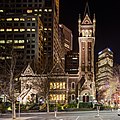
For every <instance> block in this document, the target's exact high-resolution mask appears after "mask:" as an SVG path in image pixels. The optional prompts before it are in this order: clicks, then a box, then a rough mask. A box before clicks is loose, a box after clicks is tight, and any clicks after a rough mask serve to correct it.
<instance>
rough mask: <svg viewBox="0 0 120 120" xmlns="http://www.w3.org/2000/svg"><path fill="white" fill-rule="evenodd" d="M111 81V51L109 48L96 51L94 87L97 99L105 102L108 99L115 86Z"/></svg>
mask: <svg viewBox="0 0 120 120" xmlns="http://www.w3.org/2000/svg"><path fill="white" fill-rule="evenodd" d="M113 85H114V81H113V52H112V51H111V50H110V49H109V48H105V49H104V50H102V51H100V52H99V53H98V62H97V73H96V87H97V91H98V92H97V96H98V101H100V102H104V103H105V102H106V103H108V101H110V99H111V96H112V93H114V91H115V90H114V89H116V88H115V87H113V88H111V87H112V86H113Z"/></svg>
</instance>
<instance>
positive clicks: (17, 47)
mask: <svg viewBox="0 0 120 120" xmlns="http://www.w3.org/2000/svg"><path fill="white" fill-rule="evenodd" d="M14 48H15V49H24V46H14Z"/></svg>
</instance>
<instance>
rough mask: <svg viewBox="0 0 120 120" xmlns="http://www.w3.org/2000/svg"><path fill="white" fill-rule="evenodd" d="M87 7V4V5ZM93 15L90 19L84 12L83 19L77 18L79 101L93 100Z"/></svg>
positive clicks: (94, 21)
mask: <svg viewBox="0 0 120 120" xmlns="http://www.w3.org/2000/svg"><path fill="white" fill-rule="evenodd" d="M87 7H88V6H87ZM85 12H86V11H85ZM95 23H96V20H95V15H94V17H93V20H91V18H90V15H89V9H88V13H87V12H86V13H85V15H84V18H83V20H81V17H80V15H79V19H78V32H79V36H78V42H79V78H80V81H79V84H78V98H79V102H93V101H94V99H95V81H94V78H95V77H94V45H95Z"/></svg>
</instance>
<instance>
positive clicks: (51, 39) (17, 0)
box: [0, 0, 63, 72]
mask: <svg viewBox="0 0 120 120" xmlns="http://www.w3.org/2000/svg"><path fill="white" fill-rule="evenodd" d="M39 25H40V26H39ZM58 31H59V0H9V3H8V1H7V0H1V1H0V36H1V37H0V49H6V46H7V45H8V43H9V45H10V44H11V43H14V41H15V42H16V43H15V44H16V45H17V47H16V48H15V49H17V50H16V51H17V52H18V53H19V54H22V55H21V56H22V58H21V62H18V63H19V64H20V65H19V66H22V68H23V66H24V65H26V63H28V62H32V63H34V64H33V66H34V67H35V69H37V68H36V67H37V66H38V65H40V66H39V69H40V70H41V71H43V69H45V68H46V72H47V71H48V72H50V70H51V69H52V67H53V66H54V64H55V63H56V61H57V59H59V60H60V61H61V62H62V59H61V58H62V53H63V51H62V49H61V45H60V43H59V39H58ZM11 33H12V34H13V35H12V34H11ZM11 41H12V42H11ZM17 41H18V42H17ZM21 41H22V43H20V42H21ZM3 51H4V50H3ZM43 51H44V53H43ZM43 55H44V57H43ZM2 56H3V54H2V55H1V59H4V58H3V57H2ZM5 59H6V58H5ZM36 59H37V61H36ZM22 60H24V61H22ZM43 60H44V62H43ZM19 61H20V59H19ZM37 62H38V63H37ZM43 63H44V65H45V66H44V68H43ZM46 64H47V65H46ZM46 66H47V67H46ZM36 71H38V70H36ZM41 71H40V72H41Z"/></svg>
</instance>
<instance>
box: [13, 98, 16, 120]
mask: <svg viewBox="0 0 120 120" xmlns="http://www.w3.org/2000/svg"><path fill="white" fill-rule="evenodd" d="M12 119H13V120H14V119H16V111H15V101H14V100H13V101H12Z"/></svg>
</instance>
